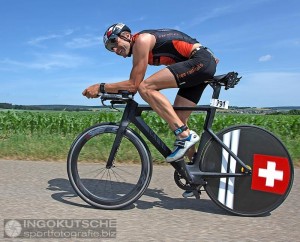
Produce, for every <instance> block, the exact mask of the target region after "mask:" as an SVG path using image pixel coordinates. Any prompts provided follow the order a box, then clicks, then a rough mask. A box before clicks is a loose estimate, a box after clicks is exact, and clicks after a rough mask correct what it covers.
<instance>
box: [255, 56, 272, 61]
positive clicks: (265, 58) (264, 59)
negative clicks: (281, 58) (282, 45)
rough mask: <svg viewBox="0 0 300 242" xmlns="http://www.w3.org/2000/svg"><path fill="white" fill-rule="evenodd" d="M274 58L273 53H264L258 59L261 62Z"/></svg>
mask: <svg viewBox="0 0 300 242" xmlns="http://www.w3.org/2000/svg"><path fill="white" fill-rule="evenodd" d="M271 59H272V56H271V55H263V56H261V57H259V59H258V61H259V62H266V61H270V60H271Z"/></svg>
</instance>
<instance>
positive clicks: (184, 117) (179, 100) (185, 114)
mask: <svg viewBox="0 0 300 242" xmlns="http://www.w3.org/2000/svg"><path fill="white" fill-rule="evenodd" d="M196 105H197V104H195V103H194V102H192V101H190V100H188V99H186V98H184V97H181V96H180V95H177V96H176V98H175V101H174V106H175V107H195V106H196ZM175 112H176V114H177V116H178V117H179V119H180V120H181V121H182V122H183V123H184V124H185V125H186V126H188V125H187V123H188V119H189V117H190V115H191V113H192V112H193V111H190V110H187V111H183V110H176V111H175ZM195 152H196V148H195V145H193V146H192V147H191V148H190V149H189V150H188V151H187V153H186V156H187V157H188V158H189V160H190V161H191V160H192V158H193V156H194V154H195Z"/></svg>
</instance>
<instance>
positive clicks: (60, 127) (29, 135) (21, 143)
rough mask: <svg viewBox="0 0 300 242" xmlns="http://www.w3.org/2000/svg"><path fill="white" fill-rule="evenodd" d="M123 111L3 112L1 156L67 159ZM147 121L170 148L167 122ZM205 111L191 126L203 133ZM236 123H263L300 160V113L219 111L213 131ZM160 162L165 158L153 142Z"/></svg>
mask: <svg viewBox="0 0 300 242" xmlns="http://www.w3.org/2000/svg"><path fill="white" fill-rule="evenodd" d="M121 115H122V113H121V112H111V111H108V112H106V111H95V112H62V111H61V112H58V111H57V112H50V111H36V112H33V111H1V112H0V158H2V159H12V158H13V159H30V160H37V159H39V160H40V159H42V160H66V157H67V153H68V149H69V147H70V145H71V144H72V141H73V140H74V139H75V137H76V136H77V135H78V134H79V133H81V132H82V131H83V130H84V129H86V128H88V127H90V126H92V125H94V124H97V123H101V122H118V121H119V120H120V118H121ZM143 118H144V119H145V121H146V123H147V124H148V125H149V126H150V127H151V128H152V129H153V130H154V132H156V133H157V134H158V135H159V136H160V137H161V138H162V140H164V141H165V142H166V143H167V144H168V145H170V147H171V146H172V143H173V142H174V135H173V134H172V132H171V131H170V130H169V128H168V125H167V124H166V122H165V121H163V120H162V119H160V118H159V117H158V116H157V115H156V114H155V113H154V112H145V113H143ZM204 120H205V114H203V113H195V114H193V115H192V116H191V118H190V120H189V127H190V128H191V129H193V130H195V131H197V132H198V133H200V132H201V130H202V126H203V123H204ZM235 124H253V125H257V126H261V127H263V128H265V129H267V130H269V131H271V132H272V133H274V134H275V135H276V136H277V137H278V138H280V139H281V140H282V141H283V143H284V144H285V146H286V147H287V148H288V150H289V152H290V154H291V156H292V159H293V160H294V161H295V162H297V163H298V162H299V161H300V149H299V143H300V117H299V115H274V116H273V115H249V114H217V115H216V117H215V121H214V124H213V130H215V131H219V130H221V129H223V128H225V127H228V126H232V125H235ZM149 147H150V151H151V153H152V155H153V158H154V160H155V161H156V162H162V161H163V157H162V156H161V155H160V154H158V153H157V152H156V151H155V150H154V149H153V147H152V146H151V145H150V144H149Z"/></svg>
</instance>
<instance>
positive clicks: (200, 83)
mask: <svg viewBox="0 0 300 242" xmlns="http://www.w3.org/2000/svg"><path fill="white" fill-rule="evenodd" d="M103 41H104V45H105V47H106V49H107V50H109V51H111V52H115V53H116V54H117V55H119V56H122V57H124V58H126V57H130V56H132V57H133V67H132V69H131V73H130V76H129V79H128V80H125V81H121V82H116V83H101V84H94V85H92V86H90V87H88V88H86V89H85V90H84V91H83V93H82V94H83V95H84V96H86V97H87V98H96V97H98V96H99V95H101V93H105V92H107V93H118V92H119V91H121V90H127V91H129V92H132V93H136V92H139V94H140V95H141V97H142V98H143V99H144V100H145V101H146V102H147V103H148V104H149V105H150V106H151V107H152V109H153V110H154V111H155V112H156V113H157V114H158V115H159V116H160V117H162V118H163V119H164V120H165V121H166V122H167V123H168V124H169V127H170V128H171V130H172V131H174V134H175V136H176V141H175V144H174V146H175V147H174V150H173V152H172V153H171V154H170V155H169V156H168V157H167V158H166V161H167V162H173V161H176V160H178V159H180V158H182V157H183V156H184V155H185V153H186V152H187V151H188V150H189V149H190V148H191V147H192V146H193V145H194V144H195V143H196V142H198V141H199V139H200V137H199V136H198V135H197V134H196V133H195V132H194V131H192V130H189V128H188V126H187V121H188V118H189V116H190V114H191V112H192V111H174V109H173V107H172V105H171V103H170V102H169V100H168V99H167V98H166V97H165V96H164V95H163V94H161V93H160V92H159V91H160V90H162V89H166V88H179V91H178V93H177V96H176V98H175V102H174V106H185V107H187V106H191V107H193V106H195V105H197V103H198V102H199V100H200V97H201V95H202V93H203V91H204V89H205V87H206V86H207V84H206V83H205V80H207V79H209V78H212V77H213V76H214V74H215V72H216V65H217V63H218V60H217V59H216V58H215V57H214V55H213V53H212V52H211V51H210V50H209V49H208V48H206V47H204V46H202V45H201V44H200V43H199V42H198V41H197V40H196V39H194V38H191V37H190V36H188V35H187V34H185V33H182V32H180V31H178V30H172V29H155V30H154V29H153V30H144V31H141V32H139V33H136V34H131V30H130V29H129V27H128V26H127V25H125V24H123V23H117V24H113V25H112V26H110V27H109V28H108V29H107V30H106V32H105V33H104V37H103ZM148 64H149V65H166V66H167V67H166V68H163V69H162V70H160V71H158V72H156V73H154V74H153V75H151V76H150V77H148V78H146V79H145V80H144V76H145V72H146V69H147V65H148ZM190 150H191V151H192V152H191V153H192V154H193V153H194V150H193V149H190ZM189 156H190V158H191V155H189Z"/></svg>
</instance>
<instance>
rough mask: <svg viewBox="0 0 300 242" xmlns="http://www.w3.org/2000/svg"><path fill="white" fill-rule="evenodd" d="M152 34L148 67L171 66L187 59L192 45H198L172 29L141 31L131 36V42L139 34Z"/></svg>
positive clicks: (188, 37)
mask: <svg viewBox="0 0 300 242" xmlns="http://www.w3.org/2000/svg"><path fill="white" fill-rule="evenodd" d="M144 33H148V34H152V35H154V36H155V38H156V42H155V45H154V47H153V49H152V51H150V53H149V59H148V64H149V65H156V66H158V65H171V64H174V63H177V62H181V61H185V60H187V59H189V56H190V54H191V50H192V48H193V45H194V44H196V43H199V42H198V41H197V40H196V39H193V38H191V37H190V36H188V35H187V34H185V33H182V32H180V31H178V30H173V29H157V30H143V31H141V32H139V33H137V34H135V35H133V41H135V40H136V38H138V36H139V35H140V34H144Z"/></svg>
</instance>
